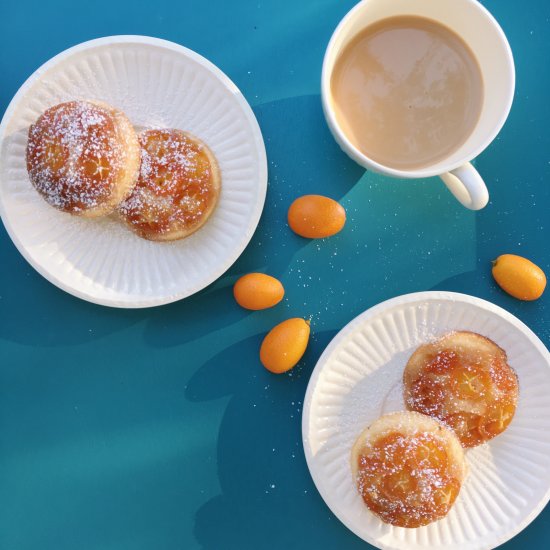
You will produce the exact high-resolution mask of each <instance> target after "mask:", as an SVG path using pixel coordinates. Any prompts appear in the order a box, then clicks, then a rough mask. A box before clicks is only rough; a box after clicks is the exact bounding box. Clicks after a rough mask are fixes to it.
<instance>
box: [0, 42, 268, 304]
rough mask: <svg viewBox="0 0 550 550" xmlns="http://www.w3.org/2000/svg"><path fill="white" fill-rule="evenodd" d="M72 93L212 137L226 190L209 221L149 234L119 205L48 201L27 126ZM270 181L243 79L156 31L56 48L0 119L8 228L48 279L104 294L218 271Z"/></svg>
mask: <svg viewBox="0 0 550 550" xmlns="http://www.w3.org/2000/svg"><path fill="white" fill-rule="evenodd" d="M73 99H97V100H102V101H105V102H107V103H110V104H112V105H114V106H115V107H118V108H120V109H122V110H123V111H124V112H125V113H126V114H127V115H128V117H129V118H130V120H131V121H132V122H133V123H134V125H135V126H136V127H137V128H138V129H141V128H155V127H168V128H170V127H172V128H180V129H182V130H187V131H189V132H190V133H192V134H194V135H196V136H197V137H199V138H201V139H202V140H203V141H204V142H205V143H207V144H208V145H209V147H210V148H211V149H212V150H213V152H214V154H215V155H216V157H217V159H218V162H219V165H220V170H221V174H222V191H221V195H220V199H219V203H218V206H217V207H216V210H215V211H214V213H213V214H212V216H211V218H210V219H209V220H208V222H207V223H206V224H205V225H204V227H202V228H201V229H200V230H199V231H197V232H196V233H194V234H193V235H191V236H190V237H188V238H187V239H184V240H181V241H176V242H173V243H154V242H149V241H146V240H143V239H140V238H139V237H137V236H136V235H134V234H133V233H132V232H131V231H129V230H128V229H127V228H126V227H125V226H123V225H122V224H121V223H120V222H119V221H118V220H116V219H115V217H114V216H110V217H107V218H102V219H99V220H86V219H81V218H78V217H75V216H70V215H68V214H65V213H62V212H58V211H56V210H55V209H53V208H51V207H50V206H48V204H47V203H46V202H45V201H44V200H43V199H42V198H41V197H40V196H39V195H38V193H37V192H36V191H35V190H34V188H33V187H32V185H31V183H30V181H29V178H28V175H27V171H26V165H25V149H26V141H27V131H28V127H29V125H30V124H31V123H32V122H34V121H35V120H36V119H37V118H38V116H39V115H40V114H41V113H42V112H43V111H44V110H45V109H47V108H48V107H51V106H52V105H55V104H57V103H60V102H63V101H69V100H73ZM266 189H267V159H266V153H265V146H264V142H263V138H262V135H261V131H260V128H259V126H258V123H257V121H256V118H255V116H254V113H253V112H252V109H251V108H250V106H249V105H248V103H247V102H246V100H245V98H244V97H243V96H242V94H241V93H240V91H239V90H238V89H237V87H236V86H235V85H234V84H233V82H231V80H230V79H229V78H228V77H227V76H226V75H225V74H224V73H222V71H220V70H219V69H218V68H217V67H215V66H214V65H213V64H212V63H211V62H209V61H208V60H206V59H205V58H203V57H201V56H200V55H198V54H197V53H195V52H193V51H191V50H189V49H187V48H185V47H183V46H180V45H178V44H175V43H173V42H168V41H166V40H161V39H158V38H151V37H146V36H112V37H106V38H100V39H97V40H91V41H89V42H84V43H82V44H79V45H77V46H74V47H73V48H70V49H68V50H66V51H64V52H62V53H60V54H59V55H57V56H56V57H54V58H52V59H51V60H50V61H48V62H46V63H45V64H44V65H42V67H40V68H39V69H38V70H37V71H35V73H33V74H32V75H31V76H30V77H29V79H28V80H27V81H26V82H25V83H24V84H23V86H21V88H20V89H19V91H18V92H17V94H16V95H15V96H14V98H13V99H12V101H11V103H10V105H9V107H8V109H7V111H6V113H5V115H4V117H3V119H2V123H1V124H0V215H1V216H2V221H3V223H4V226H5V227H6V230H7V231H8V234H9V235H10V237H11V239H12V241H13V242H14V244H15V245H16V246H17V248H18V249H19V251H20V252H21V254H22V255H23V256H24V257H25V259H26V260H27V261H28V262H29V263H30V264H31V265H32V266H33V267H34V268H35V269H36V270H37V271H38V272H39V273H41V274H42V275H43V276H44V277H45V278H46V279H48V280H49V281H51V282H52V283H54V284H55V285H57V286H58V287H60V288H62V289H63V290H65V291H67V292H69V293H71V294H73V295H75V296H78V297H80V298H83V299H85V300H88V301H90V302H95V303H98V304H103V305H109V306H115V307H131V308H135V307H150V306H156V305H161V304H166V303H169V302H173V301H175V300H179V299H182V298H185V297H187V296H190V295H191V294H193V293H195V292H197V291H199V290H201V289H202V288H204V287H205V286H207V285H209V284H210V283H212V282H213V281H215V280H216V279H217V278H218V277H220V276H221V275H222V274H223V273H224V272H225V271H226V270H227V269H228V268H229V267H230V266H231V265H232V264H233V263H234V262H235V260H236V259H237V258H238V257H239V256H240V254H241V253H242V252H243V250H244V249H245V247H246V245H247V244H248V242H249V241H250V239H251V238H252V235H253V233H254V231H255V229H256V227H257V225H258V222H259V219H260V215H261V212H262V209H263V205H264V201H265V194H266Z"/></svg>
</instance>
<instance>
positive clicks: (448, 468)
mask: <svg viewBox="0 0 550 550" xmlns="http://www.w3.org/2000/svg"><path fill="white" fill-rule="evenodd" d="M460 486H461V480H460V479H459V478H458V477H457V476H456V474H455V472H454V465H453V462H452V457H451V455H450V453H449V452H448V450H447V447H446V444H445V441H444V440H443V439H442V438H440V437H438V436H437V435H436V434H433V433H427V432H420V433H416V434H410V433H403V432H400V431H399V427H398V426H396V430H395V431H393V432H390V433H389V434H385V435H383V436H381V437H378V438H376V439H375V440H374V441H370V440H369V441H367V442H366V443H365V445H364V447H363V448H362V450H361V453H360V455H359V457H358V474H357V487H358V489H359V492H360V494H361V496H362V497H363V500H364V502H365V504H366V505H367V506H368V507H369V508H370V509H371V510H372V511H373V512H374V513H376V514H377V515H378V516H380V517H381V518H382V519H383V520H384V521H386V522H388V523H391V524H392V525H398V526H401V527H419V526H422V525H427V524H428V523H431V522H432V521H435V520H437V519H440V518H441V517H444V516H445V515H446V514H447V513H448V511H449V509H450V508H451V506H452V505H453V503H454V501H455V499H456V497H457V495H458V492H459V490H460Z"/></svg>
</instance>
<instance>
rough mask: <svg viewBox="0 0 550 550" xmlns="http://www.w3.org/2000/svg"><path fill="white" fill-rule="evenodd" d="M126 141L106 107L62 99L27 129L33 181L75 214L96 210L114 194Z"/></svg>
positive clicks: (53, 202)
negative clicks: (62, 100) (120, 134)
mask: <svg viewBox="0 0 550 550" xmlns="http://www.w3.org/2000/svg"><path fill="white" fill-rule="evenodd" d="M125 145H126V144H125V142H124V141H123V140H122V139H121V138H120V136H119V135H118V131H117V127H116V124H115V121H114V118H113V115H111V113H109V112H108V111H107V110H106V109H104V108H103V107H101V106H99V105H95V104H93V103H90V102H86V101H71V102H68V103H61V104H59V105H56V106H54V107H51V108H50V109H48V110H47V111H45V112H44V113H43V114H42V116H40V118H39V119H38V120H37V121H36V123H35V124H33V125H32V126H31V127H30V129H29V139H28V144H27V170H28V172H29V177H30V180H31V182H32V184H33V185H34V187H35V188H36V189H37V190H38V191H39V192H40V194H41V195H42V196H43V197H44V198H45V200H46V201H47V202H48V203H49V204H50V205H51V206H54V207H55V208H58V209H60V210H63V211H66V212H71V213H75V214H78V213H81V212H83V211H86V210H90V209H93V208H95V207H97V206H100V205H101V204H103V203H104V202H105V201H107V200H108V199H109V198H110V196H111V193H112V191H113V187H114V185H115V181H116V180H117V178H118V177H119V175H120V173H121V171H122V170H123V169H124V160H125Z"/></svg>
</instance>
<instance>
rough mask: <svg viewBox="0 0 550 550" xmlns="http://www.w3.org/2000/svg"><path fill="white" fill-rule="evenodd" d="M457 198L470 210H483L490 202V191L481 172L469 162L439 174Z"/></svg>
mask: <svg viewBox="0 0 550 550" xmlns="http://www.w3.org/2000/svg"><path fill="white" fill-rule="evenodd" d="M439 177H440V178H441V179H442V180H443V183H445V185H446V186H447V189H449V191H450V192H451V193H452V194H453V195H454V196H455V198H456V199H457V200H458V202H460V203H461V204H463V205H464V206H465V207H466V208H469V209H470V210H481V209H482V208H483V207H484V206H486V204H487V203H488V202H489V191H487V186H486V185H485V182H484V181H483V179H482V178H481V176H480V175H479V172H478V171H477V170H476V169H475V168H474V167H473V166H472V165H471V164H470V163H469V162H467V163H466V164H463V165H462V166H459V167H458V168H457V169H456V170H451V171H450V172H445V174H441V175H440V176H439Z"/></svg>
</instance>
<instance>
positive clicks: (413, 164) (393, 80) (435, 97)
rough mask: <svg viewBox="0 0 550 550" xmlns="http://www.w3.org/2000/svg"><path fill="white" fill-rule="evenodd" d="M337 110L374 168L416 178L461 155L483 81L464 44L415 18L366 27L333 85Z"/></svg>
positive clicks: (339, 63)
mask: <svg viewBox="0 0 550 550" xmlns="http://www.w3.org/2000/svg"><path fill="white" fill-rule="evenodd" d="M330 85H331V92H332V102H333V108H334V111H335V114H336V118H337V121H338V123H339V124H340V126H341V128H342V130H343V131H344V132H345V134H346V135H347V136H348V138H349V140H350V141H351V142H352V143H353V144H354V145H355V147H357V149H359V150H360V151H361V152H363V153H364V154H365V155H367V156H368V157H369V158H371V159H373V160H374V161H375V162H378V163H380V164H383V165H385V166H388V167H392V168H396V169H401V170H411V169H418V168H422V167H425V166H429V165H432V164H434V163H437V162H439V161H441V160H443V159H445V158H447V157H448V156H449V155H450V154H452V153H453V152H454V151H456V150H457V149H458V148H459V147H460V146H461V145H462V144H463V143H464V142H465V141H466V140H467V139H468V137H469V136H470V134H471V133H472V131H473V129H474V128H475V126H476V124H477V122H478V120H479V117H480V113H481V109H482V105H483V77H482V73H481V68H480V66H479V63H478V61H477V59H476V57H475V55H474V53H473V52H472V50H471V49H470V47H469V46H468V45H467V44H466V42H465V41H464V40H463V39H462V38H461V37H460V36H459V35H458V34H456V33H455V32H454V31H452V30H451V29H450V28H448V27H446V26H445V25H443V24H442V23H439V22H438V21H435V20H432V19H429V18H426V17H420V16H415V15H402V16H394V17H388V18H385V19H382V20H380V21H377V22H376V23H374V24H372V25H369V26H367V27H366V28H365V29H363V30H362V31H361V32H360V33H359V34H358V35H357V36H355V37H354V38H353V40H352V41H351V42H350V43H349V44H348V45H347V46H346V47H345V48H344V49H343V51H342V52H341V53H340V55H339V56H338V58H337V59H336V61H335V64H334V68H333V71H332V77H331V83H330Z"/></svg>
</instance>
